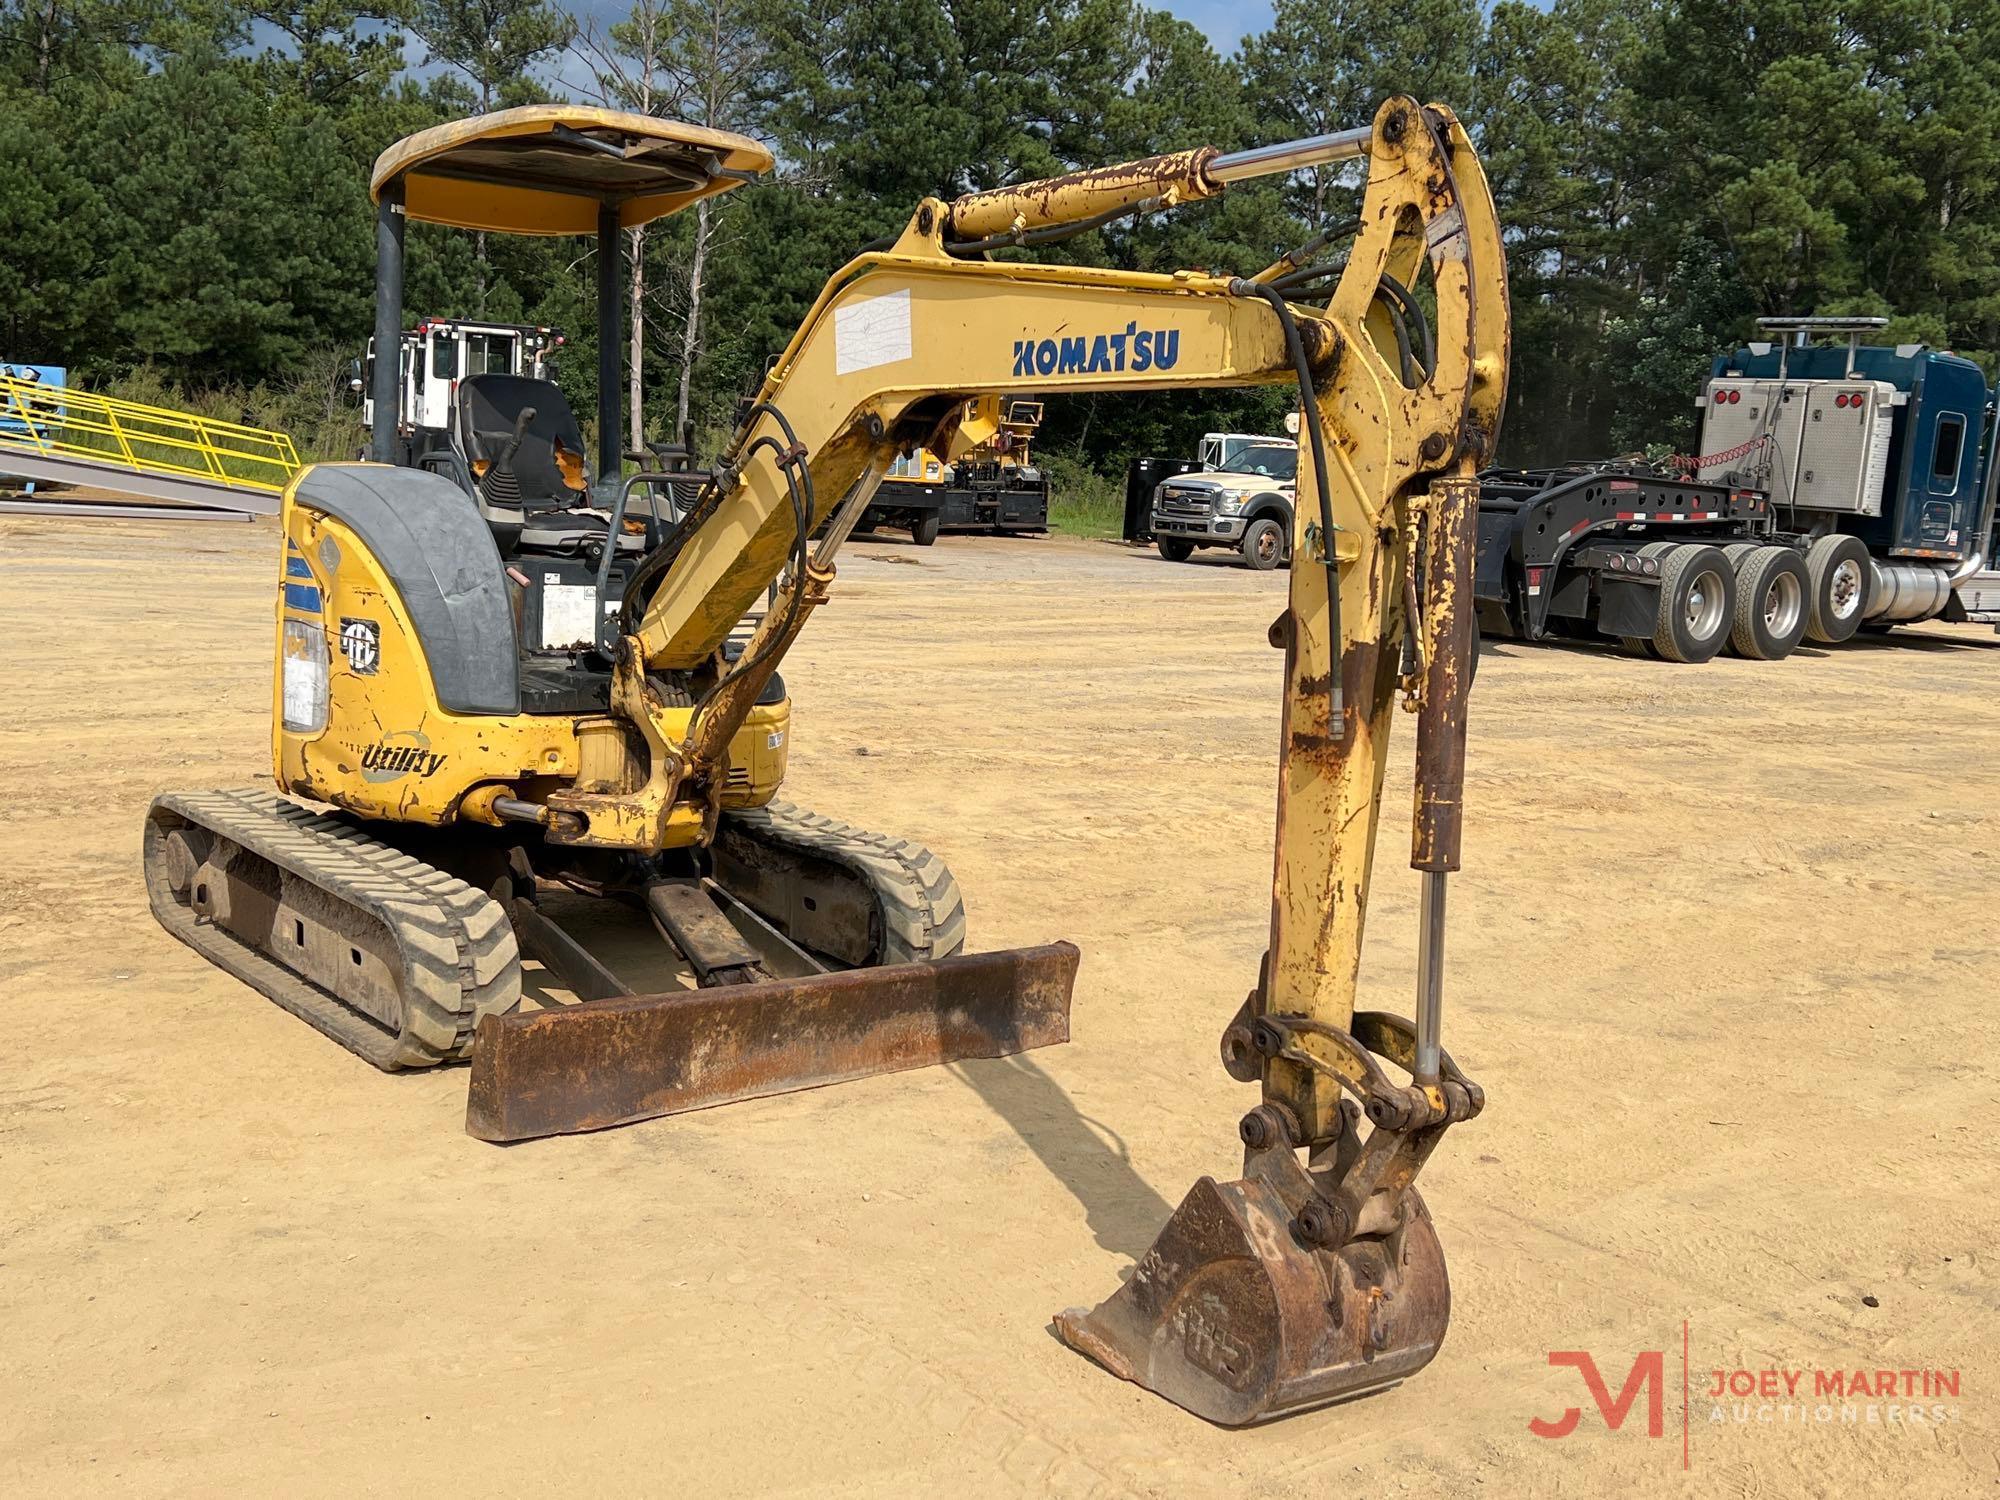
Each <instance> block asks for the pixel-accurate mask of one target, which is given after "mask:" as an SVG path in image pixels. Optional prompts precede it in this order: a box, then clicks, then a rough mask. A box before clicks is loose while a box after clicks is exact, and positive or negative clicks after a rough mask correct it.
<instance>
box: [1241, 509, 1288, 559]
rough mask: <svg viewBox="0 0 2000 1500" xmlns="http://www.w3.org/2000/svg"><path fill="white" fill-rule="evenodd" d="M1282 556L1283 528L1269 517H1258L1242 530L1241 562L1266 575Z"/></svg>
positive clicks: (1283, 551) (1283, 552)
mask: <svg viewBox="0 0 2000 1500" xmlns="http://www.w3.org/2000/svg"><path fill="white" fill-rule="evenodd" d="M1284 556H1285V533H1284V528H1282V527H1281V526H1279V525H1278V523H1277V522H1276V521H1274V520H1272V519H1271V518H1270V517H1269V516H1259V517H1258V518H1257V519H1256V520H1254V521H1252V522H1251V523H1250V524H1249V525H1248V526H1246V527H1244V528H1243V560H1244V561H1245V562H1247V563H1248V564H1250V566H1251V567H1253V568H1255V569H1256V570H1257V571H1258V572H1260V573H1268V572H1269V571H1270V570H1271V569H1273V568H1275V567H1277V565H1278V564H1279V563H1280V562H1282V561H1283V560H1284Z"/></svg>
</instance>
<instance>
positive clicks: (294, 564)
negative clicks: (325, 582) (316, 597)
mask: <svg viewBox="0 0 2000 1500" xmlns="http://www.w3.org/2000/svg"><path fill="white" fill-rule="evenodd" d="M285 576H286V577H287V578H310V577H312V576H313V570H312V569H311V568H310V567H308V566H307V565H306V560H305V559H304V558H303V557H300V556H299V555H298V554H297V553H293V554H292V555H291V556H290V557H288V558H286V559H285Z"/></svg>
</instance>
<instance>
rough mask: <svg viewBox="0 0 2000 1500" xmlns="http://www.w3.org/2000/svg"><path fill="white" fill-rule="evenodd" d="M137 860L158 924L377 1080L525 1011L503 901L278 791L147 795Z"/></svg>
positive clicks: (463, 1045)
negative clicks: (493, 1020)
mask: <svg viewBox="0 0 2000 1500" xmlns="http://www.w3.org/2000/svg"><path fill="white" fill-rule="evenodd" d="M144 850H145V853H144V858H145V870H146V890H147V894H148V896H149V898H150V899H151V901H152V906H153V915H154V916H156V917H158V918H159V920H160V925H161V926H163V927H165V928H166V929H167V931H168V932H170V933H172V934H173V935H174V936H175V937H177V938H179V939H180V940H181V941H182V942H184V943H186V944H187V945H188V946H189V947H190V948H193V949H194V950H195V951H196V952H197V953H200V954H201V955H202V956H203V957H205V958H207V959H209V960H211V961H212V962H214V963H215V964H217V965H219V966H220V967H222V968H224V969H226V970H228V971H229V972H230V973H231V974H234V975H235V976H236V977H237V978H238V979H241V980H242V981H243V982H244V983H246V984H248V985H249V986H250V987H251V988H253V989H255V990H257V991H258V992H260V993H261V994H263V995H265V996H267V997H269V998H270V999H272V1000H275V1001H276V1002H277V1003H278V1004H279V1005H282V1006H283V1007H284V1008H285V1009H286V1010H288V1011H290V1012H291V1013H292V1014H293V1015H295V1016H297V1017H298V1018H299V1019H300V1020H302V1021H305V1022H307V1023H308V1024H309V1025H311V1026H313V1027H315V1028H317V1029H318V1030H320V1031H322V1032H324V1033H325V1034H326V1035H327V1036H329V1037H332V1038H333V1039H334V1040H335V1041H337V1042H339V1043H340V1044H341V1045H342V1046H343V1047H345V1048H347V1050H348V1051H350V1052H353V1053H355V1054H357V1055H358V1056H360V1057H363V1058H366V1059H367V1060H368V1061H369V1062H371V1063H373V1064H374V1065H375V1066H376V1067H378V1068H381V1069H383V1070H385V1071H391V1072H393V1071H397V1070H400V1069H404V1068H425V1067H430V1066H433V1065H434V1064H437V1063H441V1062H449V1061H452V1060H454V1059H458V1058H463V1057H466V1056H468V1055H469V1054H470V1053H471V1050H472V1038H473V1029H474V1027H475V1026H476V1025H477V1024H478V1022H479V1020H480V1018H481V1017H482V1016H488V1015H495V1014H498V1013H501V1012H504V1011H508V1010H512V1009H513V1008H514V1007H515V1006H516V1005H518V1004H519V1003H520V1000H521V959H520V953H519V950H518V947H517V945H516V943H515V939H514V931H513V928H512V927H510V926H509V925H508V922H507V916H506V913H505V912H503V911H502V910H501V908H500V905H499V903H498V902H496V901H494V900H493V899H492V898H491V897H489V896H486V895H484V894H482V893H481V892H479V891H477V890H474V889H473V888H472V887H471V886H469V885H467V884H466V883H465V882H464V881H462V880H459V879H457V878H455V877H454V876H451V875H447V874H445V873H444V872H443V871H441V870H436V869H433V868H432V867H431V866H429V865H427V864H425V863H424V862H423V861H422V860H419V859H415V858H413V857H411V856H410V855H407V854H404V853H403V852H401V851H400V850H397V849H393V848H390V847H389V846H388V845H386V844H383V843H380V842H378V841H377V840H375V839H372V838H370V837H368V835H366V834H365V833H362V832H360V831H359V830H357V829H355V828H353V827H350V826H349V825H348V824H346V823H344V822H342V821H341V820H340V819H338V818H336V817H331V816H327V815H325V814H321V813H316V812H313V811H312V810H311V809H309V808H305V807H301V806H300V805H299V804H297V803H295V802H293V801H291V800H290V799H288V798H286V797H283V796H280V795H279V794H277V793H275V792H266V791H256V790H250V789H244V790H238V791H214V792H183V793H170V794H167V795H165V796H161V797H158V798H156V799H155V800H154V802H153V805H152V807H151V809H150V810H149V811H148V812H147V815H146V829H145V838H144Z"/></svg>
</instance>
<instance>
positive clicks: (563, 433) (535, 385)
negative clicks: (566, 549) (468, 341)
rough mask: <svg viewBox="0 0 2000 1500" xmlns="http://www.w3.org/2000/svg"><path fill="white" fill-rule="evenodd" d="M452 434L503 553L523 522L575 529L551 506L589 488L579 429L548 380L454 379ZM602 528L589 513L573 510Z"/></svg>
mask: <svg viewBox="0 0 2000 1500" xmlns="http://www.w3.org/2000/svg"><path fill="white" fill-rule="evenodd" d="M451 436H452V442H453V446H455V447H456V448H457V449H458V450H459V454H460V456H461V457H462V458H464V460H465V464H466V468H467V469H468V470H469V471H470V472H471V474H472V477H473V500H474V502H475V503H476V504H477V505H478V506H479V513H480V514H481V515H482V516H484V517H485V518H486V524H487V525H488V526H490V527H492V528H493V535H494V539H495V540H496V541H497V542H498V543H499V544H500V550H501V551H502V552H503V553H506V552H512V551H513V550H514V547H515V546H516V545H517V544H519V543H521V542H523V541H525V540H527V538H526V537H525V536H524V535H523V532H524V529H527V528H532V529H533V530H536V531H543V530H549V529H552V528H553V529H556V530H562V531H568V530H573V529H577V528H575V527H571V526H568V525H565V524H563V522H564V520H565V519H567V518H562V517H559V516H557V515H554V514H552V513H557V512H563V511H567V510H569V509H570V508H571V507H572V506H574V505H576V504H577V503H579V502H581V501H583V500H584V499H585V498H586V496H587V495H588V493H589V480H588V478H587V477H586V476H585V474H584V467H583V431H582V429H581V428H580V427H578V425H577V421H576V414H575V413H574V412H572V411H571V410H570V407H569V402H568V401H567V400H565V399H564V397H563V393H562V391H561V389H560V388H559V387H558V386H557V385H556V384H555V382H554V381H550V380H535V379H532V378H530V377H528V376H525V375H502V374H497V373H489V374H484V375H473V376H469V377H468V378H467V379H465V380H463V381H461V382H460V383H459V386H458V391H457V395H456V399H455V400H454V402H453V403H452V434H451ZM575 519H576V520H577V521H579V522H581V523H583V527H584V529H591V528H594V529H596V530H599V531H601V530H603V526H604V523H603V522H602V521H601V520H598V519H596V518H595V517H588V516H582V517H577V518H575Z"/></svg>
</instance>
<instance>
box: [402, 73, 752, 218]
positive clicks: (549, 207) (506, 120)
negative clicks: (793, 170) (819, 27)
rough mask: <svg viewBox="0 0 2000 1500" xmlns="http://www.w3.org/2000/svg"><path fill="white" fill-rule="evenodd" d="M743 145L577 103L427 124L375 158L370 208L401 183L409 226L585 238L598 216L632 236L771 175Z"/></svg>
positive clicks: (718, 134)
mask: <svg viewBox="0 0 2000 1500" xmlns="http://www.w3.org/2000/svg"><path fill="white" fill-rule="evenodd" d="M770 167H771V153H770V152H769V151H767V150H765V149H764V148H763V147H762V146H760V145H758V144H757V143H756V142H755V141H753V140H751V139H750V138H749V137H748V136H742V135H734V134H732V133H730V132H729V131H726V130H709V129H706V128H705V127H703V126H700V125H688V124H685V123H683V122H682V121H679V120H663V119H659V118H656V117H654V116H652V115H636V114H625V113H621V112H620V111H618V110H612V109H595V108H591V107H590V106H587V105H578V104H531V105H527V106H525V107H523V108H520V109H503V110H499V111H497V112H495V113H493V114H490V115H476V116H474V117H473V118H471V119H468V120H453V121H451V122H450V123H449V124H445V125H434V126H432V127H431V128H430V129H429V130H420V131H418V132H417V133H416V134H415V135H412V136H407V137H405V138H404V139H403V140H400V141H398V142H397V143H396V144H395V145H393V146H391V147H390V148H389V149H388V150H387V151H384V152H383V153H382V154H381V155H380V156H378V157H376V158H375V171H374V174H373V176H372V177H371V178H370V180H369V191H370V194H371V196H373V198H374V199H375V201H376V202H378V203H379V202H381V201H382V194H383V189H384V188H385V187H387V186H388V185H389V184H390V183H393V182H395V181H396V180H397V179H399V178H400V179H401V180H402V183H403V209H404V212H405V213H406V214H407V215H408V216H409V217H410V218H412V219H418V220H422V221H425V222H428V223H433V224H450V225H452V226H454V227H455V228H459V229H486V230H492V231H494V232H496V233H500V234H593V233H595V232H596V231H597V230H598V228H599V220H598V210H599V208H600V207H615V208H616V210H617V213H618V226H619V227H620V228H621V229H635V228H637V227H638V226H639V225H641V224H645V223H648V222H650V221H651V220H653V219H657V218H661V217H663V216H665V215H667V214H672V213H678V212H680V211H681V210H682V209H684V208H686V207H688V206H689V205H690V204H693V203H695V202H697V201H699V200H700V199H703V198H710V197H713V196H715V195H716V194H717V193H726V192H728V191H729V190H730V189H731V188H733V187H737V186H739V185H740V184H742V183H745V182H748V181H751V180H752V179H753V178H755V177H756V176H757V175H758V174H759V173H762V172H766V171H769V170H770Z"/></svg>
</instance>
